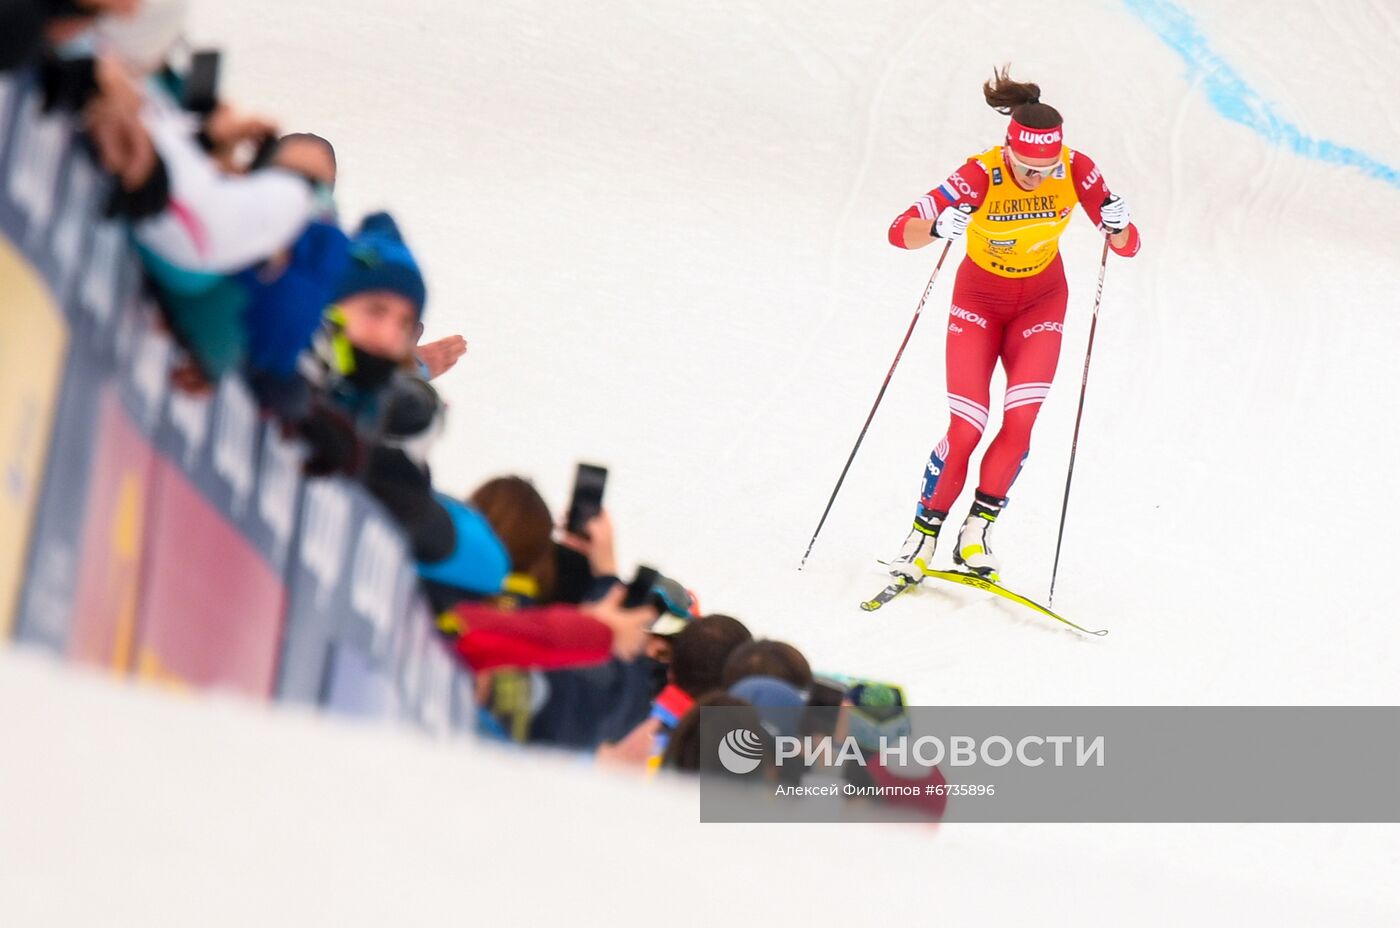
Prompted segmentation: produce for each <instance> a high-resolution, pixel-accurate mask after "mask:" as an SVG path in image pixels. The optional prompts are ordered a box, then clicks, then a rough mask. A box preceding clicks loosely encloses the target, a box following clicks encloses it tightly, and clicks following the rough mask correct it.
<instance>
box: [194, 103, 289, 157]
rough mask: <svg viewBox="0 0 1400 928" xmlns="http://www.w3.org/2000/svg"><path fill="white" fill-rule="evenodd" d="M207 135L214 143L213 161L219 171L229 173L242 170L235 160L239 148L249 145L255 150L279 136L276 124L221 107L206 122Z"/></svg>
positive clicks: (215, 108) (230, 108)
mask: <svg viewBox="0 0 1400 928" xmlns="http://www.w3.org/2000/svg"><path fill="white" fill-rule="evenodd" d="M204 134H205V135H207V136H208V137H209V141H211V142H213V143H214V152H213V155H214V159H215V160H216V161H218V162H219V167H221V168H223V169H224V170H225V171H228V172H230V173H236V172H239V171H241V170H242V167H241V166H240V165H239V164H238V162H237V160H236V154H237V151H238V146H239V145H240V144H242V143H243V142H249V143H251V144H252V145H254V146H256V145H259V144H261V143H262V142H264V141H266V140H267V139H269V138H273V137H275V136H276V135H277V124H276V123H275V122H273V121H272V120H270V119H265V118H263V117H261V116H255V115H252V114H250V113H242V112H239V111H238V110H236V109H234V108H233V107H232V106H229V105H228V104H227V103H220V104H219V105H217V106H215V107H214V110H213V112H211V113H210V114H209V116H208V117H207V118H206V119H205V120H204Z"/></svg>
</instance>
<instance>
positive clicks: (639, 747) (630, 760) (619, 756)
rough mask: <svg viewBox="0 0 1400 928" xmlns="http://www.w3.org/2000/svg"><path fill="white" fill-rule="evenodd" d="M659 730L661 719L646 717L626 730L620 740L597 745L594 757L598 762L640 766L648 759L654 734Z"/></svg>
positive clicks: (654, 738)
mask: <svg viewBox="0 0 1400 928" xmlns="http://www.w3.org/2000/svg"><path fill="white" fill-rule="evenodd" d="M659 731H661V720H660V719H647V720H646V721H645V722H643V723H642V724H640V725H638V726H637V727H636V728H634V729H632V730H631V731H630V732H628V733H627V736H626V737H625V738H623V739H622V740H621V741H618V742H615V743H613V744H600V745H598V752H597V754H596V757H597V759H598V761H599V762H600V763H605V764H616V765H618V766H621V767H640V766H642V765H644V764H645V763H646V762H647V760H648V759H650V757H651V755H652V752H653V751H654V750H655V746H656V735H657V732H659Z"/></svg>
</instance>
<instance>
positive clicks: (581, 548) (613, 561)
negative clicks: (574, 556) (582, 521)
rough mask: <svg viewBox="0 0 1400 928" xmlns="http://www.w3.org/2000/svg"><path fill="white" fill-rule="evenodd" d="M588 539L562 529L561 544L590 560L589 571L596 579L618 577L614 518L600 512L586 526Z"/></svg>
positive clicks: (604, 510) (605, 512)
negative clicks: (614, 544) (614, 541)
mask: <svg viewBox="0 0 1400 928" xmlns="http://www.w3.org/2000/svg"><path fill="white" fill-rule="evenodd" d="M584 530H585V531H586V532H588V537H587V538H584V537H583V536H582V535H575V534H574V533H573V532H570V531H569V530H568V528H567V527H563V528H561V529H560V535H559V543H560V544H561V545H563V546H564V547H566V548H569V549H571V550H573V551H577V552H578V553H579V554H582V555H583V556H584V557H586V558H588V569H589V570H591V571H593V576H595V577H616V576H617V554H616V552H615V550H614V548H613V526H612V517H611V516H609V515H608V511H607V510H606V509H603V510H600V511H599V513H598V514H597V515H596V516H594V517H593V518H591V519H589V520H588V523H587V524H586V525H585V526H584Z"/></svg>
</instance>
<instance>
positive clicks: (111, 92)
mask: <svg viewBox="0 0 1400 928" xmlns="http://www.w3.org/2000/svg"><path fill="white" fill-rule="evenodd" d="M93 77H94V78H96V80H97V92H98V94H99V95H100V96H101V97H102V99H104V100H106V101H107V102H108V103H110V104H111V105H112V106H114V107H116V108H117V109H120V110H121V111H122V112H123V113H125V114H128V115H130V116H131V117H132V118H136V117H139V116H140V114H141V105H142V104H143V103H144V102H145V94H144V93H143V92H142V91H141V85H140V84H139V83H138V82H137V80H136V78H134V77H133V76H132V75H131V72H130V71H128V70H127V69H126V65H124V64H122V62H121V60H120V59H118V58H117V57H115V56H114V55H99V56H98V58H97V61H96V63H95V64H94V65H93Z"/></svg>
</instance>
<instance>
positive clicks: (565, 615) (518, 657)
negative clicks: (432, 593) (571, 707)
mask: <svg viewBox="0 0 1400 928" xmlns="http://www.w3.org/2000/svg"><path fill="white" fill-rule="evenodd" d="M438 628H439V629H440V630H441V631H443V632H445V633H447V634H448V635H450V636H455V638H456V640H455V641H454V642H453V648H454V649H455V650H456V651H457V653H458V654H459V655H461V657H462V659H463V660H465V661H466V662H467V665H468V666H470V667H471V669H472V670H476V671H482V670H493V669H495V668H498V667H519V668H522V669H527V670H557V669H560V668H563V667H579V666H584V665H587V664H601V663H604V662H606V661H607V660H608V659H609V658H610V657H611V656H612V637H613V636H612V629H611V628H609V627H608V626H606V625H604V624H603V623H602V622H599V621H598V620H597V619H595V618H593V617H592V616H590V615H588V614H586V613H584V612H582V611H581V610H580V609H579V608H578V607H577V606H571V605H564V604H560V605H554V606H543V607H533V608H527V609H517V610H503V609H500V608H498V607H497V606H495V605H492V604H490V603H483V602H461V603H458V604H457V605H456V606H454V607H453V608H452V609H451V610H450V611H448V612H444V613H443V614H442V615H441V616H440V617H439V619H438Z"/></svg>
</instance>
